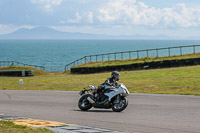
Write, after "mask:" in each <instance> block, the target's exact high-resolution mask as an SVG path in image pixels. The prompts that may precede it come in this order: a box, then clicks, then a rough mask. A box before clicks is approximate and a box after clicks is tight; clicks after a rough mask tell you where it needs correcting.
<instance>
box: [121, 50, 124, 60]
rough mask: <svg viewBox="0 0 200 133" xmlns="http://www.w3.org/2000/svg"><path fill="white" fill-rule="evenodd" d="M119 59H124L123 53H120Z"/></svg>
mask: <svg viewBox="0 0 200 133" xmlns="http://www.w3.org/2000/svg"><path fill="white" fill-rule="evenodd" d="M121 59H122V60H123V59H124V57H123V52H121Z"/></svg>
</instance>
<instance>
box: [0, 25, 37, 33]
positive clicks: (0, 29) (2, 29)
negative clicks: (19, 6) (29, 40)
mask: <svg viewBox="0 0 200 133" xmlns="http://www.w3.org/2000/svg"><path fill="white" fill-rule="evenodd" d="M34 27H35V26H31V25H21V26H16V25H11V24H9V25H5V24H0V35H4V34H9V33H12V32H14V31H16V30H18V29H20V28H26V29H32V28H34Z"/></svg>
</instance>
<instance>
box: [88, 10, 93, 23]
mask: <svg viewBox="0 0 200 133" xmlns="http://www.w3.org/2000/svg"><path fill="white" fill-rule="evenodd" d="M88 21H89V23H90V24H92V23H93V13H92V12H89V13H88Z"/></svg>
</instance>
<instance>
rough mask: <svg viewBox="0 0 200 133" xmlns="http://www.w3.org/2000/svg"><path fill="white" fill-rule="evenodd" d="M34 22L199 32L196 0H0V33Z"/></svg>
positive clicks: (70, 28) (65, 27)
mask: <svg viewBox="0 0 200 133" xmlns="http://www.w3.org/2000/svg"><path fill="white" fill-rule="evenodd" d="M38 26H47V27H49V28H53V29H56V30H59V31H64V32H81V33H94V34H106V35H136V34H140V35H153V36H154V35H168V36H179V37H190V36H200V0H0V35H3V34H8V33H12V32H14V31H16V30H18V29H20V28H28V29H31V28H34V27H38Z"/></svg>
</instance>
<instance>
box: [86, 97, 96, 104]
mask: <svg viewBox="0 0 200 133" xmlns="http://www.w3.org/2000/svg"><path fill="white" fill-rule="evenodd" d="M87 100H88V101H89V102H90V103H91V104H93V103H95V101H94V100H92V99H91V98H90V97H88V98H87Z"/></svg>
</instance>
